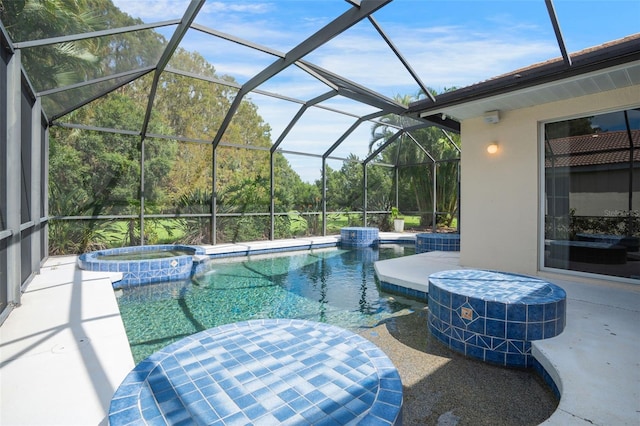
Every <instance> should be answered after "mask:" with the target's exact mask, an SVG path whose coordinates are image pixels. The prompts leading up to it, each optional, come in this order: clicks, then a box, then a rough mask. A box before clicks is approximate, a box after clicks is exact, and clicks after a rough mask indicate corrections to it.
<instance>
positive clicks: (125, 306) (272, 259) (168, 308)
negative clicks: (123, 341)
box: [117, 244, 425, 363]
mask: <svg viewBox="0 0 640 426" xmlns="http://www.w3.org/2000/svg"><path fill="white" fill-rule="evenodd" d="M414 253H415V248H414V247H413V246H402V245H396V244H390V245H381V246H379V247H376V248H370V247H367V248H357V249H349V250H345V249H340V248H330V249H316V250H310V251H304V252H293V253H287V254H278V255H274V254H272V255H268V256H251V257H241V258H227V259H217V260H211V261H209V262H207V264H206V267H205V271H204V272H202V273H200V274H198V275H196V276H194V277H193V278H192V279H191V280H187V281H177V282H175V281H174V282H165V283H157V284H150V285H145V286H139V287H129V288H125V289H122V290H118V292H117V294H118V304H119V307H120V312H121V315H122V319H123V322H124V325H125V329H126V331H127V336H128V338H129V343H130V345H131V350H132V352H133V356H134V359H135V361H136V363H137V362H140V361H141V360H143V359H144V358H146V357H147V356H149V355H151V354H152V353H153V352H155V351H157V350H159V349H161V348H163V347H164V346H166V345H168V344H170V343H173V342H175V341H177V340H179V339H181V338H183V337H185V336H188V335H191V334H193V333H196V332H198V331H202V330H206V329H208V328H212V327H217V326H219V325H223V324H229V323H233V322H238V321H245V320H250V319H262V318H292V319H294V318H295V319H307V320H312V321H319V322H324V323H329V324H332V325H337V326H340V327H343V328H346V329H349V330H352V331H357V330H359V329H362V328H367V327H373V326H375V325H376V324H378V323H379V322H381V321H384V320H385V319H388V318H391V317H393V316H397V315H403V314H407V313H410V312H413V310H415V309H422V308H423V307H424V306H425V303H423V302H418V301H413V300H411V299H407V298H404V297H402V296H395V295H394V296H391V295H390V294H387V293H383V292H382V291H381V290H380V289H379V285H378V283H377V278H376V276H375V271H374V268H373V263H374V262H375V261H377V260H383V259H390V258H394V257H399V256H405V255H409V254H414Z"/></svg>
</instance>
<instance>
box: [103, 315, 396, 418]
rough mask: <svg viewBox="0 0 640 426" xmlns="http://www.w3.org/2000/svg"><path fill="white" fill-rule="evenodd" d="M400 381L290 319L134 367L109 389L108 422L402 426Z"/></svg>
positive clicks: (322, 331)
mask: <svg viewBox="0 0 640 426" xmlns="http://www.w3.org/2000/svg"><path fill="white" fill-rule="evenodd" d="M402 401H403V400H402V382H401V381H400V375H399V374H398V371H397V370H396V368H395V366H394V365H393V364H392V362H391V360H390V359H389V358H388V357H387V356H386V355H385V354H384V352H382V350H380V349H379V348H378V347H377V346H375V345H374V344H373V343H371V342H370V341H368V340H367V339H365V338H364V337H362V336H359V335H357V334H354V333H352V332H350V331H347V330H344V329H342V328H339V327H336V326H332V325H329V324H323V323H317V322H313V321H304V320H294V319H269V320H253V321H245V322H238V323H234V324H228V325H223V326H220V327H216V328H212V329H209V330H205V331H202V332H199V333H196V334H193V335H191V336H189V337H186V338H184V339H182V340H179V341H178V342H176V343H173V344H171V345H169V346H167V347H165V348H164V349H162V350H160V351H158V352H156V353H154V354H153V355H151V356H150V357H149V358H147V359H145V360H144V361H142V362H141V363H139V364H138V365H137V366H136V367H135V368H134V369H133V370H132V371H131V373H129V375H128V376H127V377H126V378H125V379H124V381H123V382H122V384H121V385H120V386H119V387H118V389H117V390H116V392H115V394H114V396H113V399H112V400H111V406H110V409H109V423H110V424H112V425H124V424H158V425H160V424H161V425H166V424H194V425H200V424H220V425H232V424H252V425H269V426H270V425H278V424H317V425H320V424H323V425H329V424H331V425H333V424H336V425H337V424H340V425H346V424H363V425H364V424H367V425H379V426H385V425H399V424H401V422H402V416H401V414H402Z"/></svg>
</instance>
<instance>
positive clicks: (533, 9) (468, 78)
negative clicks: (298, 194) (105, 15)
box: [113, 0, 640, 182]
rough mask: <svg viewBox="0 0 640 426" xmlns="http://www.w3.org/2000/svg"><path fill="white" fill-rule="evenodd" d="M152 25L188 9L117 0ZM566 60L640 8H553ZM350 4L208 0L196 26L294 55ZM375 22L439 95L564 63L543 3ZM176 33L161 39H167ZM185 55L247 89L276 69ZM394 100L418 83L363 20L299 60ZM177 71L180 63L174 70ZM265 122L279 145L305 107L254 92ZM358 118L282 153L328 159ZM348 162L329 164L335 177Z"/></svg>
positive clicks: (474, 5)
mask: <svg viewBox="0 0 640 426" xmlns="http://www.w3.org/2000/svg"><path fill="white" fill-rule="evenodd" d="M113 2H114V4H115V5H116V6H118V7H119V8H120V9H121V10H122V11H124V12H126V13H128V14H129V15H131V16H133V17H136V18H140V19H142V20H143V21H144V22H146V23H152V22H158V21H163V20H168V19H175V18H180V17H181V16H182V15H183V14H184V11H185V10H186V8H187V6H188V4H189V2H188V1H184V0H113ZM554 6H555V10H556V13H557V16H558V20H559V23H560V27H561V29H562V33H563V36H564V39H565V43H566V46H567V50H568V51H569V52H576V51H579V50H582V49H585V48H588V47H592V46H597V45H600V44H602V43H605V42H607V41H611V40H615V39H618V38H622V37H624V36H627V35H631V34H634V33H638V32H640V18H638V17H640V0H555V1H554ZM350 7H351V5H350V4H349V3H348V2H347V1H344V0H269V1H262V0H229V1H222V0H220V1H211V0H209V1H207V3H206V4H205V5H204V6H203V8H202V10H201V11H200V13H199V14H198V17H197V18H196V20H195V23H197V24H201V25H204V26H206V27H209V28H211V29H214V30H217V31H222V32H225V33H228V34H232V35H235V36H237V37H240V38H242V39H244V40H248V41H250V42H252V43H255V44H258V45H262V46H267V47H269V48H271V49H275V50H277V51H280V52H285V53H286V52H288V51H289V50H291V49H292V48H293V47H295V46H296V45H297V44H298V43H300V42H302V41H303V40H305V39H306V38H308V37H309V36H311V35H312V34H313V33H314V32H316V31H318V30H319V29H320V28H322V27H323V26H324V25H327V24H328V23H329V22H331V20H333V19H335V18H336V17H338V16H339V15H340V14H342V13H344V12H346V11H347V10H348V9H349V8H350ZM373 17H374V19H375V21H376V22H377V23H378V24H379V25H380V26H381V27H382V29H383V31H384V32H385V33H386V34H387V35H388V36H389V38H390V39H391V40H392V41H393V43H394V44H395V46H396V48H397V49H398V50H399V51H400V53H401V54H402V55H403V56H404V57H405V59H406V60H407V61H408V62H409V64H410V65H411V67H412V68H413V69H414V70H415V72H416V73H417V75H418V77H419V78H420V80H421V81H422V82H423V83H424V85H426V86H427V87H429V88H432V89H434V90H436V91H437V92H442V91H443V90H445V89H447V88H451V87H464V86H467V85H470V84H473V83H477V82H480V81H484V80H486V79H489V78H492V77H495V76H498V75H501V74H504V73H507V72H510V71H514V70H516V69H518V68H522V67H526V66H529V65H532V64H535V63H538V62H542V61H545V60H548V59H552V58H555V57H559V56H561V53H560V49H559V47H558V43H557V41H556V38H555V34H554V32H553V27H552V25H551V22H550V19H549V15H548V12H547V9H546V6H545V2H544V0H510V1H509V0H500V1H481V0H467V1H462V0H447V1H435V0H434V1H432V0H394V1H392V2H391V3H390V4H388V5H386V6H385V7H383V8H382V9H380V10H378V11H377V12H375V13H374V14H373ZM173 30H174V27H167V28H165V29H162V30H159V31H160V32H162V33H163V34H164V35H165V36H166V38H167V39H169V38H170V37H171V34H172V31H173ZM180 46H181V47H183V48H185V49H187V50H191V51H198V52H199V53H200V54H202V55H203V56H204V57H205V58H206V59H207V60H208V61H209V62H210V63H211V64H213V65H214V67H215V69H216V72H217V74H219V75H229V76H232V77H233V78H234V79H235V80H236V81H237V82H238V83H241V84H242V83H244V82H246V81H247V80H249V79H250V78H251V77H253V76H254V75H255V74H257V73H258V72H260V71H261V70H262V69H264V68H266V67H267V66H268V65H270V64H271V63H273V62H274V61H275V60H276V58H275V57H274V56H271V55H268V54H265V53H261V52H255V51H252V50H251V49H247V48H245V47H242V46H239V45H237V44H234V43H230V42H227V41H224V40H220V39H217V38H215V37H211V36H209V35H205V34H203V33H201V32H199V31H194V30H190V31H189V32H188V33H187V35H186V36H185V38H184V39H183V40H182V43H181V45H180ZM304 59H305V60H307V61H309V62H312V63H314V64H316V65H318V66H320V67H323V68H325V69H328V70H330V71H332V72H334V73H336V74H339V75H341V76H343V77H346V78H347V79H350V80H352V81H354V82H356V83H358V84H361V85H363V86H366V87H368V88H370V89H373V90H375V91H377V92H379V93H381V94H383V95H385V96H387V97H390V98H393V97H394V96H405V95H410V96H416V95H417V94H418V91H419V85H418V84H417V83H416V81H415V80H414V79H413V78H412V77H411V75H410V73H409V72H407V70H406V69H405V67H404V66H403V65H402V64H401V62H400V61H399V60H398V59H397V58H396V57H395V55H394V54H393V52H392V51H391V49H390V48H389V47H388V46H387V45H386V43H385V42H384V41H383V39H382V38H381V37H380V35H379V34H378V32H377V31H376V30H375V28H374V27H373V25H372V24H371V23H370V22H369V21H368V20H363V21H361V22H360V23H358V24H357V25H355V26H354V27H352V28H350V29H349V30H347V31H346V32H344V33H342V34H341V35H339V36H337V37H335V38H334V39H332V40H330V41H329V42H327V43H326V44H324V45H323V46H322V47H320V48H319V49H317V50H316V51H314V52H312V53H311V54H309V55H308V56H306V57H305V58H304ZM172 66H176V67H179V64H172ZM259 89H262V90H266V91H269V92H275V93H278V94H281V95H285V96H289V97H293V98H296V99H300V100H303V101H305V100H309V99H312V98H314V97H315V96H318V95H320V94H323V93H325V92H327V91H328V90H329V88H328V87H327V86H326V85H324V84H322V83H320V82H318V81H317V80H315V79H313V78H311V77H310V76H309V75H308V74H306V73H305V72H303V71H301V70H300V69H299V68H297V67H290V68H288V69H287V70H285V71H283V72H281V73H279V74H278V75H277V76H276V77H275V78H274V79H272V80H271V81H269V82H267V83H266V84H264V85H261V86H260V87H259ZM250 98H251V101H252V102H254V103H255V104H256V105H257V106H258V113H259V114H260V115H261V116H262V117H263V119H264V120H265V121H266V122H267V123H269V125H270V126H271V128H272V140H274V141H275V140H276V139H277V137H278V136H279V135H280V134H281V132H282V131H283V130H284V128H285V127H286V126H287V124H288V123H289V121H290V120H291V118H292V117H293V116H294V115H295V113H296V112H297V111H298V109H299V107H300V106H299V105H297V104H291V103H290V102H285V101H280V100H277V99H274V98H270V97H267V96H262V95H257V94H251V95H250ZM322 105H325V106H327V107H333V108H337V109H340V110H345V111H348V112H350V113H352V114H356V115H358V116H360V115H364V114H368V113H371V112H374V111H375V109H373V108H371V107H369V106H366V105H364V106H363V105H359V104H357V103H355V102H353V101H350V100H347V99H344V98H334V99H332V100H331V101H329V102H325V103H323V104H322ZM354 121H355V118H354V117H352V116H348V115H342V114H336V113H335V112H328V111H326V110H322V109H318V108H310V109H309V110H308V111H307V113H305V115H304V116H303V118H302V119H301V120H300V122H298V124H297V125H296V127H295V128H294V130H293V131H292V132H291V133H290V134H289V135H288V137H287V138H286V139H285V141H284V142H283V144H282V145H281V147H282V148H283V149H285V150H290V151H295V152H311V153H314V154H322V153H323V152H324V150H325V149H326V148H327V147H328V146H330V145H331V144H333V142H335V141H336V140H337V139H338V138H339V137H340V135H342V133H343V132H344V131H345V130H346V129H348V128H349V127H350V126H351V125H352V124H353V122H354ZM370 134H371V124H363V125H362V126H360V127H359V128H358V129H357V130H356V131H355V132H354V133H353V134H352V135H351V136H350V137H349V138H347V140H345V142H344V143H343V144H342V145H341V147H340V148H339V149H338V150H336V152H335V153H334V156H336V157H341V158H344V157H346V156H347V155H348V154H349V153H354V154H356V155H358V156H359V157H360V158H363V157H364V156H365V155H366V153H367V151H368V147H369V140H370ZM287 159H288V160H289V162H290V163H291V165H292V166H293V167H294V169H295V170H296V171H297V172H298V174H299V175H300V176H301V177H302V178H303V180H305V181H308V182H313V181H314V180H316V179H319V177H320V169H321V160H320V159H316V158H310V157H303V156H298V155H287ZM341 164H342V162H341V161H339V160H335V161H332V162H330V163H329V165H330V166H331V167H333V168H340V166H341Z"/></svg>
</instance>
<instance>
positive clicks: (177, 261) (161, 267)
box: [78, 244, 206, 288]
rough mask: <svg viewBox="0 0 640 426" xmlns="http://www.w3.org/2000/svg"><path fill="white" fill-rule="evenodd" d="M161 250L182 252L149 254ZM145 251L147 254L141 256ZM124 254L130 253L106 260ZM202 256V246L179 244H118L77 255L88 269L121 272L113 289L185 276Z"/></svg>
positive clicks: (191, 271)
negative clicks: (168, 254)
mask: <svg viewBox="0 0 640 426" xmlns="http://www.w3.org/2000/svg"><path fill="white" fill-rule="evenodd" d="M164 251H166V252H171V251H181V252H184V254H177V255H175V256H169V257H158V258H153V257H151V254H152V253H157V252H164ZM145 253H149V255H150V257H149V258H144V257H142V256H141V255H144V254H145ZM126 255H131V259H127V258H114V259H108V257H109V256H114V257H115V256H126ZM204 255H205V250H204V249H203V248H201V247H197V246H189V245H180V244H160V245H148V246H132V247H119V248H114V249H105V250H97V251H93V252H89V253H84V254H82V255H80V256H79V257H78V267H79V268H80V269H84V270H87V271H102V272H121V273H122V280H120V281H116V282H114V283H113V287H114V288H121V287H125V286H131V285H143V284H150V283H156V282H162V281H178V280H184V279H187V278H189V277H190V276H191V275H192V274H193V273H194V272H195V270H196V269H197V266H198V264H199V263H200V260H201V259H204V258H206V257H205V256H204ZM105 257H106V258H105ZM141 257H142V258H141ZM194 259H195V260H194Z"/></svg>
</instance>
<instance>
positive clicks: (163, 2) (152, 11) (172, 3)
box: [112, 0, 189, 23]
mask: <svg viewBox="0 0 640 426" xmlns="http://www.w3.org/2000/svg"><path fill="white" fill-rule="evenodd" d="M112 1H113V4H114V5H115V6H116V7H117V8H118V9H120V10H121V11H123V12H125V13H127V14H129V15H130V16H131V17H133V18H140V19H142V20H143V21H144V22H147V23H151V22H159V21H165V20H169V19H178V18H182V15H184V12H185V11H186V10H187V7H188V6H189V1H188V0H112Z"/></svg>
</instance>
